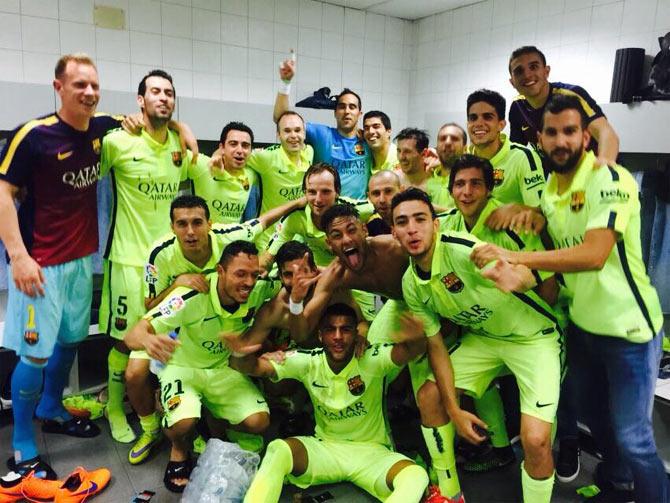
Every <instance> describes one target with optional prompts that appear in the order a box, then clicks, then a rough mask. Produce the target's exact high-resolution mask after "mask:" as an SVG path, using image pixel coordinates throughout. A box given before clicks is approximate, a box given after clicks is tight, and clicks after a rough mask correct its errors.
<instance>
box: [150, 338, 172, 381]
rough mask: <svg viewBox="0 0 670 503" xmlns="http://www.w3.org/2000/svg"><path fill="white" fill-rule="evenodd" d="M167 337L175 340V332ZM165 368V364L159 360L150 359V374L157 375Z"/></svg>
mask: <svg viewBox="0 0 670 503" xmlns="http://www.w3.org/2000/svg"><path fill="white" fill-rule="evenodd" d="M168 337H169V338H170V339H172V340H173V341H174V340H176V339H177V332H175V331H174V330H173V331H172V332H170V333H169V334H168ZM164 368H165V363H163V362H162V361H160V360H155V359H154V358H152V359H151V361H150V362H149V370H150V371H151V373H152V374H155V375H158V374H160V372H161V371H162V370H163V369H164Z"/></svg>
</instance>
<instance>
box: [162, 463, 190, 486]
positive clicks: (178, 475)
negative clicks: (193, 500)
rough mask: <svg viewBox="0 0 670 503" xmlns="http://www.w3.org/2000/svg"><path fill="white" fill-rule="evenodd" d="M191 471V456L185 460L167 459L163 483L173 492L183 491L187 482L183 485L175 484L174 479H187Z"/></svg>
mask: <svg viewBox="0 0 670 503" xmlns="http://www.w3.org/2000/svg"><path fill="white" fill-rule="evenodd" d="M192 471H193V462H192V461H191V458H189V459H187V460H185V461H168V464H167V467H166V468H165V475H164V476H163V483H164V484H165V487H166V488H167V490H168V491H171V492H173V493H183V492H184V488H185V487H186V485H187V484H188V482H187V483H186V484H184V485H179V484H175V482H174V480H176V479H188V478H189V477H190V476H191V472H192Z"/></svg>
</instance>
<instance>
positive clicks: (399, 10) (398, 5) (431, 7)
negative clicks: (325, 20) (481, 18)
mask: <svg viewBox="0 0 670 503" xmlns="http://www.w3.org/2000/svg"><path fill="white" fill-rule="evenodd" d="M321 1H322V2H325V3H331V4H335V5H341V6H343V7H351V8H354V9H360V10H364V11H368V12H376V13H377V14H385V15H387V16H394V17H399V18H402V19H420V18H422V17H426V16H430V15H432V14H437V13H438V12H444V11H445V10H451V9H456V8H458V7H463V6H464V5H470V4H473V3H477V2H478V1H481V0H321Z"/></svg>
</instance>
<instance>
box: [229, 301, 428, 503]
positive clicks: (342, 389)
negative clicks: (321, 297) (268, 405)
mask: <svg viewBox="0 0 670 503" xmlns="http://www.w3.org/2000/svg"><path fill="white" fill-rule="evenodd" d="M407 323H408V324H409V323H411V324H412V330H405V333H411V334H412V335H413V336H414V338H413V340H412V339H410V337H407V341H406V342H399V343H396V344H391V343H389V344H375V345H373V346H371V347H369V348H367V349H366V351H365V352H364V354H363V355H362V356H361V357H360V358H355V357H354V352H355V345H356V336H357V333H356V314H355V312H354V311H353V310H352V309H351V307H349V306H347V305H344V304H333V305H331V306H329V307H328V308H327V309H326V311H325V313H324V315H323V317H322V319H321V320H320V322H319V329H318V334H319V339H320V341H321V342H322V344H323V348H319V349H314V350H311V351H305V350H298V351H290V352H287V353H285V354H281V355H276V354H275V355H265V358H257V357H250V358H246V359H237V358H236V359H233V360H231V364H232V365H233V366H234V367H236V368H239V369H240V370H241V371H243V372H245V373H248V374H251V375H256V376H263V377H269V378H271V379H273V380H278V381H279V380H282V379H287V378H292V379H297V380H300V381H301V382H302V384H303V385H304V386H305V388H306V389H307V390H308V392H309V395H310V398H311V400H312V403H313V404H314V416H315V420H316V431H315V435H314V436H310V437H307V436H300V437H291V438H287V439H278V440H274V441H272V442H271V443H270V444H269V445H268V449H267V452H266V453H265V456H264V458H263V462H262V464H261V466H260V468H259V470H258V473H257V474H256V476H255V477H254V480H253V482H252V484H251V487H249V490H248V491H247V494H246V497H245V499H244V501H245V502H247V503H270V502H276V501H279V497H280V495H281V491H282V486H283V483H284V478H285V477H287V478H288V480H289V481H290V482H291V483H293V484H295V485H297V486H298V487H302V488H306V487H310V486H315V485H319V484H327V483H335V482H342V481H349V482H351V483H353V484H356V485H357V486H359V487H361V488H362V489H364V490H365V491H367V492H368V493H370V494H371V495H373V496H375V497H376V498H377V499H379V500H383V501H388V502H397V503H418V502H419V501H420V500H421V498H422V496H423V492H424V490H425V488H426V485H427V484H428V476H427V474H426V472H425V471H424V470H423V468H421V467H419V466H417V465H416V464H414V462H413V461H411V460H410V459H408V458H407V457H405V456H403V455H402V454H399V453H396V452H393V451H392V442H391V439H390V438H389V436H388V433H387V430H386V427H385V421H384V406H383V402H384V391H385V382H386V379H387V377H388V376H389V375H391V374H393V373H397V372H398V370H399V369H400V368H401V367H402V366H403V365H405V364H406V363H407V362H409V361H411V360H412V359H414V358H416V357H417V356H418V355H420V354H421V353H422V351H423V350H424V349H425V344H424V343H423V341H422V340H421V326H420V324H418V323H416V321H412V320H408V321H407ZM417 339H418V341H417ZM282 357H283V359H282ZM270 358H272V359H270ZM274 360H278V361H274Z"/></svg>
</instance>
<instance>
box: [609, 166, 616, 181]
mask: <svg viewBox="0 0 670 503" xmlns="http://www.w3.org/2000/svg"><path fill="white" fill-rule="evenodd" d="M607 169H608V170H609V172H610V175H612V181H613V182H618V181H619V173H617V172H616V169H614V168H613V167H612V166H607Z"/></svg>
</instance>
